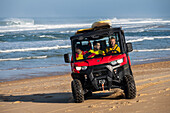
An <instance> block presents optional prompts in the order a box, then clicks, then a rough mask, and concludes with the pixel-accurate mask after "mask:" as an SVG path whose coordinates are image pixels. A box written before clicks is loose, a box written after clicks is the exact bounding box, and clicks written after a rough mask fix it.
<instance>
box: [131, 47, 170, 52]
mask: <svg viewBox="0 0 170 113" xmlns="http://www.w3.org/2000/svg"><path fill="white" fill-rule="evenodd" d="M151 51H170V48H164V49H142V50H133V52H151Z"/></svg>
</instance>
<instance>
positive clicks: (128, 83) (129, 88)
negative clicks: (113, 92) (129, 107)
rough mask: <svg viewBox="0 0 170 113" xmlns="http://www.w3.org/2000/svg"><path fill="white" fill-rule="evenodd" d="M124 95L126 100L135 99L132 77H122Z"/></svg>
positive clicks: (134, 86)
mask: <svg viewBox="0 0 170 113" xmlns="http://www.w3.org/2000/svg"><path fill="white" fill-rule="evenodd" d="M124 93H125V97H126V98H127V99H134V98H135V97H136V85H135V81H134V78H133V76H132V75H125V76H124Z"/></svg>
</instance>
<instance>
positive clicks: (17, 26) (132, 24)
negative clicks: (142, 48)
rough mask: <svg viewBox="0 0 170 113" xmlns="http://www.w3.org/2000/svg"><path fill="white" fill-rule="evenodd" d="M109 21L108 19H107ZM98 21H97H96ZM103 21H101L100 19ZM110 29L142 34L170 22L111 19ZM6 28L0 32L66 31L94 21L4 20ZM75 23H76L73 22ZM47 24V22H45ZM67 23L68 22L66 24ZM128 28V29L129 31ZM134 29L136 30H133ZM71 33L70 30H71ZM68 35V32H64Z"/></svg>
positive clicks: (87, 25) (146, 19)
mask: <svg viewBox="0 0 170 113" xmlns="http://www.w3.org/2000/svg"><path fill="white" fill-rule="evenodd" d="M107 19H110V18H107ZM98 20H99V19H98ZM102 20H103V19H102ZM110 20H111V22H112V27H123V29H125V31H126V32H143V31H145V30H147V29H153V28H157V27H160V26H162V25H165V24H167V25H168V24H169V23H170V20H164V19H159V18H158V19H152V18H127V19H126V18H124V19H121V18H120V19H118V18H112V19H110ZM5 21H6V22H7V24H8V25H7V26H1V25H0V32H17V31H32V30H36V31H37V30H49V29H63V28H65V29H67V28H81V29H82V28H89V27H91V25H92V23H93V22H94V21H89V22H86V23H80V21H79V22H77V23H75V24H72V23H71V22H70V24H59V23H58V24H57V23H54V24H34V20H33V19H19V18H12V19H6V20H5ZM75 22H76V21H75ZM47 23H48V22H47ZM67 23H68V22H67ZM129 28H130V29H129ZM135 28H136V29H135ZM71 31H72V30H71ZM64 32H68V33H70V30H67V31H64Z"/></svg>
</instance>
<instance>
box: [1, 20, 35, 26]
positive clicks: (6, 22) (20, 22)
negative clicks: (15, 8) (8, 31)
mask: <svg viewBox="0 0 170 113" xmlns="http://www.w3.org/2000/svg"><path fill="white" fill-rule="evenodd" d="M16 25H34V20H33V19H19V18H9V19H4V20H2V21H1V22H0V26H16Z"/></svg>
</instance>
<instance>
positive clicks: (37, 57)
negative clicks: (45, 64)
mask: <svg viewBox="0 0 170 113" xmlns="http://www.w3.org/2000/svg"><path fill="white" fill-rule="evenodd" d="M41 58H47V56H32V57H20V58H7V59H0V61H13V60H25V59H41Z"/></svg>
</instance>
